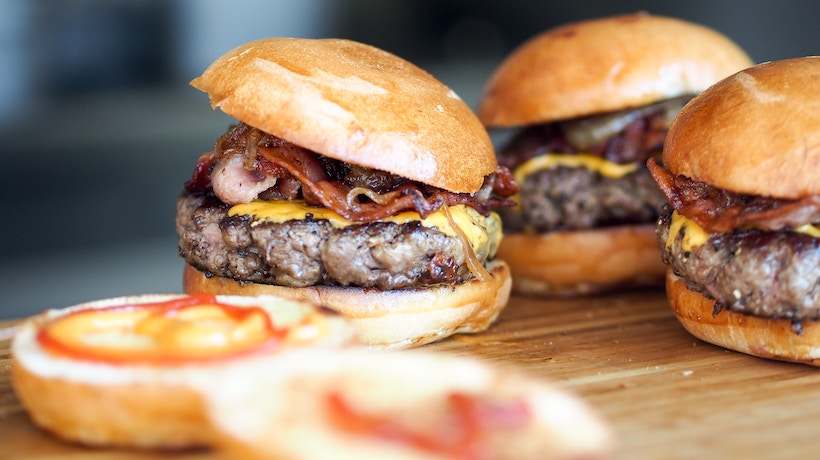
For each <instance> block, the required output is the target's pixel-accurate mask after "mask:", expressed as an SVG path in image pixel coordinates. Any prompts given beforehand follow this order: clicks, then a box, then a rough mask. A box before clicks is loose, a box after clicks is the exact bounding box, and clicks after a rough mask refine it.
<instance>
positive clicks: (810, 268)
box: [657, 205, 820, 322]
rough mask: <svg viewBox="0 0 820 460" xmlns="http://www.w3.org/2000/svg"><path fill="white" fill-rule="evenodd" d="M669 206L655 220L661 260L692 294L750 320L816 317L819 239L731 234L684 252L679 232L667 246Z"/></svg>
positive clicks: (819, 308) (750, 232)
mask: <svg viewBox="0 0 820 460" xmlns="http://www.w3.org/2000/svg"><path fill="white" fill-rule="evenodd" d="M671 223H672V208H671V206H668V205H665V206H664V207H663V208H662V209H661V216H660V218H659V219H658V227H657V237H658V243H659V244H660V245H661V247H662V248H664V253H663V260H664V262H666V263H667V264H669V265H670V266H671V267H672V269H673V270H674V272H675V274H677V275H678V276H680V277H681V278H683V279H684V280H685V281H686V285H687V287H688V288H689V289H691V290H693V291H697V292H700V293H701V294H703V295H705V296H706V297H709V298H711V299H714V300H715V301H717V304H718V307H719V308H729V309H731V310H735V311H739V312H742V313H746V314H749V315H754V316H761V317H775V318H789V319H792V320H793V321H795V322H799V321H804V320H810V321H811V320H818V319H820V238H814V237H812V236H809V235H806V234H803V233H798V232H792V231H762V230H756V229H746V230H735V231H733V232H729V233H716V234H712V235H710V237H709V239H708V240H707V242H706V243H704V244H702V245H700V246H696V247H694V248H692V250H691V251H688V252H687V251H684V250H683V249H682V248H681V241H682V239H683V235H684V231H685V227H684V231H681V232H680V234H679V235H677V237H676V238H675V239H674V241H672V242H671V244H670V245H669V247H668V248H667V239H668V236H669V231H670V230H669V229H670V225H671Z"/></svg>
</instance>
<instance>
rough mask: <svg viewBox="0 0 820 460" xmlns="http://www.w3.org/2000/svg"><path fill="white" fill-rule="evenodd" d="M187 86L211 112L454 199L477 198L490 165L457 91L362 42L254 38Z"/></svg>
mask: <svg viewBox="0 0 820 460" xmlns="http://www.w3.org/2000/svg"><path fill="white" fill-rule="evenodd" d="M191 85H193V86H194V87H195V88H197V89H200V90H202V91H205V92H207V93H208V95H209V96H210V98H211V105H212V106H213V107H214V108H216V107H219V108H220V109H222V111H223V112H225V113H227V114H229V115H231V116H233V117H235V118H237V119H239V120H241V121H243V122H245V123H247V124H249V125H251V126H253V127H255V128H258V129H260V130H262V131H264V132H267V133H270V134H273V135H274V136H277V137H280V138H282V139H285V140H287V141H288V142H291V143H293V144H296V145H300V146H302V147H305V148H308V149H310V150H313V151H315V152H317V153H321V154H323V155H326V156H328V157H331V158H335V159H338V160H342V161H345V162H348V163H354V164H358V165H361V166H366V167H369V168H374V169H380V170H383V171H388V172H391V173H394V174H397V175H400V176H403V177H407V178H410V179H412V180H415V181H419V182H423V183H426V184H430V185H433V186H436V187H439V188H443V189H446V190H450V191H453V192H458V193H461V192H466V193H474V192H476V191H477V190H478V189H479V188H480V187H481V185H482V183H483V179H484V176H486V175H487V174H490V173H492V172H494V171H495V169H496V166H497V164H496V159H495V151H494V150H493V145H492V142H491V140H490V137H489V135H488V134H487V132H486V130H485V129H484V127H483V126H482V125H481V123H480V122H479V121H478V119H477V118H476V116H475V115H474V114H473V112H472V110H471V109H470V107H469V106H468V105H467V104H466V103H464V101H462V100H461V99H460V98H459V97H458V95H457V94H456V93H455V92H453V91H452V90H451V89H450V88H448V87H447V86H445V85H444V84H443V83H441V82H440V81H438V80H436V79H435V78H434V77H432V76H431V75H429V74H428V73H427V72H425V71H424V70H421V69H419V68H418V67H416V66H415V65H413V64H411V63H409V62H407V61H405V60H403V59H401V58H399V57H396V56H394V55H392V54H390V53H388V52H386V51H382V50H380V49H377V48H374V47H372V46H368V45H364V44H361V43H356V42H352V41H348V40H336V39H325V40H312V39H299V38H270V39H264V40H259V41H254V42H251V43H247V44H245V45H242V46H240V47H238V48H236V49H234V50H232V51H230V52H228V53H227V54H225V55H224V56H222V57H220V58H219V59H218V60H216V61H215V62H214V63H213V64H211V66H210V67H208V69H207V70H205V72H204V73H203V74H202V75H201V76H200V77H198V78H196V79H194V80H193V81H192V82H191Z"/></svg>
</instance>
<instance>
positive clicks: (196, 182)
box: [184, 152, 216, 193]
mask: <svg viewBox="0 0 820 460" xmlns="http://www.w3.org/2000/svg"><path fill="white" fill-rule="evenodd" d="M215 158H216V155H215V154H214V152H208V153H203V154H202V155H200V156H199V159H198V160H197V161H196V166H194V173H193V174H192V175H191V179H190V180H189V181H187V182H185V185H184V186H185V190H187V191H189V192H191V193H204V192H207V191H209V190H211V169H213V166H214V159H215Z"/></svg>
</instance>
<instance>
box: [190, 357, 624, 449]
mask: <svg viewBox="0 0 820 460" xmlns="http://www.w3.org/2000/svg"><path fill="white" fill-rule="evenodd" d="M258 361H259V362H258V363H255V362H252V361H249V362H245V363H237V364H236V365H234V366H232V367H231V368H230V369H229V370H228V371H227V372H225V373H224V374H222V375H221V376H220V378H218V379H216V380H214V381H212V382H204V384H205V385H206V386H207V387H208V391H207V393H206V394H207V396H206V405H207V407H208V410H209V413H210V415H211V418H212V420H213V423H214V425H215V431H217V432H218V433H219V434H220V446H221V453H222V454H224V455H225V457H226V458H236V459H249V460H257V459H259V460H261V459H280V458H299V459H303V460H310V459H317V460H318V459H327V458H333V459H384V458H389V459H408V460H409V459H445V458H448V459H455V458H487V459H497V460H501V459H516V460H527V459H549V458H555V459H576V458H577V459H582V458H583V459H589V460H595V459H605V458H610V457H611V456H612V453H613V447H614V446H613V444H614V443H613V441H614V437H613V433H612V432H611V429H610V427H609V426H608V424H607V423H605V421H604V420H603V419H602V418H600V416H599V415H598V414H597V413H596V412H595V411H593V410H592V409H591V408H590V407H589V406H588V405H587V404H586V403H585V402H583V401H582V400H580V399H579V398H578V397H577V396H575V395H574V394H572V393H570V392H568V391H566V390H564V389H562V388H560V387H558V386H556V385H554V384H551V383H549V382H545V381H543V380H539V379H535V378H533V377H532V376H529V375H526V374H525V373H522V372H520V371H517V370H514V369H510V368H504V369H501V368H498V367H496V366H493V365H490V364H489V363H485V362H482V361H479V360H475V359H471V358H467V357H463V356H461V357H456V356H452V355H448V354H446V353H440V352H439V353H435V352H429V351H423V350H418V349H417V350H403V351H372V350H365V349H361V348H359V349H348V350H326V352H325V351H322V350H318V349H316V350H292V352H289V353H286V354H283V355H282V356H280V357H277V359H275V360H267V359H260V360H258Z"/></svg>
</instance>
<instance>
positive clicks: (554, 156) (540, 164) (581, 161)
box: [513, 153, 639, 184]
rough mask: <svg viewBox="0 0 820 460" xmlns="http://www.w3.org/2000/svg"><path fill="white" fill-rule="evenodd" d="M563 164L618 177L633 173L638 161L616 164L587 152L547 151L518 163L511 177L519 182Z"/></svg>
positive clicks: (614, 177)
mask: <svg viewBox="0 0 820 460" xmlns="http://www.w3.org/2000/svg"><path fill="white" fill-rule="evenodd" d="M559 166H564V167H567V168H587V169H589V170H590V171H594V172H597V173H598V174H600V175H602V176H604V177H609V178H612V179H618V178H621V177H624V176H626V175H627V174H630V173H633V172H635V171H637V170H638V166H639V163H638V162H634V163H626V164H618V163H613V162H611V161H609V160H605V159H603V158H600V157H596V156H594V155H588V154H571V155H569V154H560V153H547V154H544V155H539V156H537V157H533V158H530V159H529V160H527V161H525V162H524V163H521V164H520V165H518V167H517V168H515V171H513V177H514V178H515V181H516V182H518V183H519V184H521V183H523V182H524V179H526V178H527V176H529V175H531V174H534V173H536V172H538V171H541V170H544V169H551V168H557V167H559Z"/></svg>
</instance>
